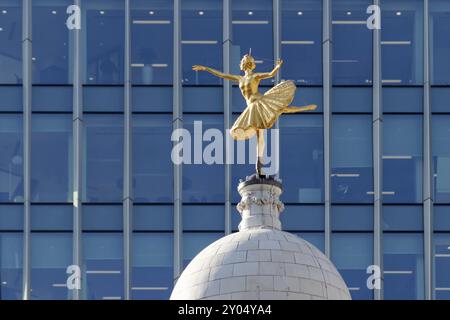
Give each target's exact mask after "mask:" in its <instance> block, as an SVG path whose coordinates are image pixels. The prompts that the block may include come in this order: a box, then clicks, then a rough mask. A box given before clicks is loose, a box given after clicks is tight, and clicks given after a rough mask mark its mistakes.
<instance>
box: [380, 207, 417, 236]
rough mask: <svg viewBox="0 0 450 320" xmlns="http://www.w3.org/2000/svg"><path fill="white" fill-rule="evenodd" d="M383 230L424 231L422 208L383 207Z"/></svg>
mask: <svg viewBox="0 0 450 320" xmlns="http://www.w3.org/2000/svg"><path fill="white" fill-rule="evenodd" d="M382 218H383V230H385V231H386V230H389V231H422V230H423V207H422V206H417V205H414V206H405V205H401V206H395V205H391V206H389V205H385V206H383V215H382Z"/></svg>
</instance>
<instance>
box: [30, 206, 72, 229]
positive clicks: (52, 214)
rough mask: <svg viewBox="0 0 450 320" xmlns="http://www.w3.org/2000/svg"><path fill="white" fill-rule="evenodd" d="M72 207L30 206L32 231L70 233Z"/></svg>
mask: <svg viewBox="0 0 450 320" xmlns="http://www.w3.org/2000/svg"><path fill="white" fill-rule="evenodd" d="M72 227H73V207H72V206H71V205H54V204H52V205H42V204H39V205H36V204H35V205H32V206H31V230H32V231H52V232H53V231H71V230H72Z"/></svg>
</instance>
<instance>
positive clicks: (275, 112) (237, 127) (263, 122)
mask: <svg viewBox="0 0 450 320" xmlns="http://www.w3.org/2000/svg"><path fill="white" fill-rule="evenodd" d="M246 89H247V88H242V87H241V90H243V91H244V90H246ZM296 89H297V88H296V86H295V84H294V82H293V81H283V82H281V83H279V84H278V85H276V86H275V87H273V88H271V89H270V90H268V91H267V92H266V93H264V94H263V95H262V94H254V95H253V96H252V97H251V99H250V100H249V101H247V108H245V110H244V111H243V112H242V113H241V115H240V116H239V118H237V120H236V122H235V123H234V125H233V126H232V127H231V130H230V134H231V136H232V137H233V139H235V140H246V139H250V138H251V137H253V136H254V135H255V134H256V130H258V129H269V128H271V127H272V126H273V125H274V124H275V122H276V121H277V119H278V117H279V116H280V115H281V114H282V113H283V112H285V108H286V107H287V106H289V105H290V104H291V103H292V100H293V99H294V94H295V90H296Z"/></svg>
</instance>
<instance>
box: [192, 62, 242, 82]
mask: <svg viewBox="0 0 450 320" xmlns="http://www.w3.org/2000/svg"><path fill="white" fill-rule="evenodd" d="M192 70H195V71H206V72H209V73H211V74H212V75H215V76H216V77H219V78H223V79H227V80H231V81H236V82H239V79H240V78H241V76H238V75H234V74H228V73H223V72H220V71H218V70H215V69H213V68H209V67H205V66H197V65H195V66H192Z"/></svg>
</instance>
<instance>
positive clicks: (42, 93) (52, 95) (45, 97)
mask: <svg viewBox="0 0 450 320" xmlns="http://www.w3.org/2000/svg"><path fill="white" fill-rule="evenodd" d="M31 96H32V97H33V99H32V101H33V105H32V110H33V112H34V111H50V112H61V111H66V112H72V105H73V87H71V86H33V89H32V93H31Z"/></svg>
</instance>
